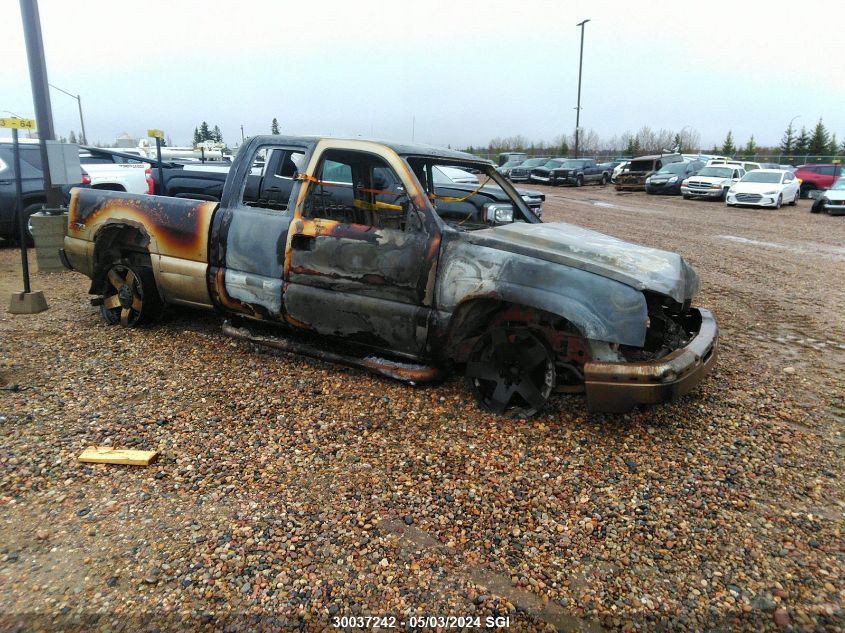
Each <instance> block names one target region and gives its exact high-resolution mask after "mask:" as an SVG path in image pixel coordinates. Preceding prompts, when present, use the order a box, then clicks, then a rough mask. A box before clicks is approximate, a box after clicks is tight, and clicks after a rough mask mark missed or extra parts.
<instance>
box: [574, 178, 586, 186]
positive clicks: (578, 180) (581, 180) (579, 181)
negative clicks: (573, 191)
mask: <svg viewBox="0 0 845 633" xmlns="http://www.w3.org/2000/svg"><path fill="white" fill-rule="evenodd" d="M575 186H576V187H583V186H584V176H578V177H577V178H576V179H575Z"/></svg>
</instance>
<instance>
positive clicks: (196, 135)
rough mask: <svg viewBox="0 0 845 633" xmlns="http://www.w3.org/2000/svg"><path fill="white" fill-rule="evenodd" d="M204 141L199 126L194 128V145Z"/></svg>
mask: <svg viewBox="0 0 845 633" xmlns="http://www.w3.org/2000/svg"><path fill="white" fill-rule="evenodd" d="M200 143H202V136H201V135H200V131H199V128H196V127H195V128H194V147H196V146H197V145H199V144H200Z"/></svg>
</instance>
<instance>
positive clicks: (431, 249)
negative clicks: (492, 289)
mask: <svg viewBox="0 0 845 633" xmlns="http://www.w3.org/2000/svg"><path fill="white" fill-rule="evenodd" d="M395 160H398V157H397V158H396V159H395ZM404 171H405V173H406V174H407V173H409V172H407V170H404ZM406 179H407V180H403V179H402V178H400V177H399V176H398V175H397V170H395V169H393V167H391V166H390V164H389V163H388V162H387V161H386V160H385V158H383V157H380V156H378V155H376V154H374V153H369V152H362V151H353V150H346V149H327V150H326V151H324V152H323V153H322V155H321V157H320V159H319V162H318V163H317V165H316V168H315V169H314V171H313V175H312V176H310V177H307V180H308V182H307V184H306V186H307V189H306V191H305V192H304V194H301V195H300V196H299V198H300V202H299V205H298V207H297V210H296V217H295V219H294V222H293V224H292V225H291V231H290V235H289V239H288V249H289V251H288V262H287V264H286V269H285V279H286V281H287V285H286V288H285V292H284V295H283V301H284V310H285V313H286V315H287V317H288V318H289V320H290V322H291V323H292V324H294V325H298V326H299V327H303V328H306V329H309V330H313V331H316V332H319V333H320V334H326V335H332V336H339V337H344V338H347V339H351V340H354V341H357V342H359V343H364V344H367V345H371V346H373V347H376V348H381V349H386V350H390V351H392V352H394V353H400V354H404V355H408V356H417V355H419V354H421V353H422V351H423V350H424V348H425V343H426V336H427V328H428V320H429V315H430V312H431V307H432V305H431V297H430V295H431V293H430V292H429V291H428V290H429V277H430V273H431V272H432V271H433V266H434V264H435V262H436V257H437V250H438V248H437V245H438V244H439V234H437V235H433V234H431V232H430V229H426V228H425V225H426V224H427V223H426V222H424V220H423V218H424V213H423V211H421V210H420V209H418V208H417V206H416V205H415V204H414V203H413V202H412V200H411V196H410V195H409V191H412V190H416V189H417V187H416V185H415V184H414V183H413V182H412V181H411V179H410V178H409V177H408V176H407V175H406Z"/></svg>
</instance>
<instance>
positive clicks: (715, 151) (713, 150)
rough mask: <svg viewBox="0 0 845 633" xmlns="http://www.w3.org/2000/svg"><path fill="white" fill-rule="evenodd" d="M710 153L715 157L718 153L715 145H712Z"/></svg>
mask: <svg viewBox="0 0 845 633" xmlns="http://www.w3.org/2000/svg"><path fill="white" fill-rule="evenodd" d="M710 153H711V154H713V155H714V156H715V155H716V154H718V153H719V148H718V147H717V146H716V145H714V146H713V149H711V150H710Z"/></svg>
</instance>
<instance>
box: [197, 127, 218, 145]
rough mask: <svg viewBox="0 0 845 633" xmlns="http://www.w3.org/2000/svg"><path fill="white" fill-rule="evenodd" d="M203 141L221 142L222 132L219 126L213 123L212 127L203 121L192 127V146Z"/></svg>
mask: <svg viewBox="0 0 845 633" xmlns="http://www.w3.org/2000/svg"><path fill="white" fill-rule="evenodd" d="M205 141H212V142H213V143H222V142H223V132H221V131H220V127H219V126H217V125H215V126H214V127H213V128H209V127H208V123H206V122H205V121H203V122H202V123H200V124H199V125H198V126H197V127H195V128H194V147H196V146H197V145H199V144H200V143H203V142H205Z"/></svg>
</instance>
